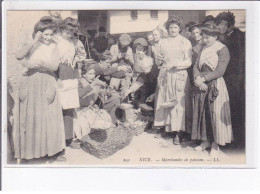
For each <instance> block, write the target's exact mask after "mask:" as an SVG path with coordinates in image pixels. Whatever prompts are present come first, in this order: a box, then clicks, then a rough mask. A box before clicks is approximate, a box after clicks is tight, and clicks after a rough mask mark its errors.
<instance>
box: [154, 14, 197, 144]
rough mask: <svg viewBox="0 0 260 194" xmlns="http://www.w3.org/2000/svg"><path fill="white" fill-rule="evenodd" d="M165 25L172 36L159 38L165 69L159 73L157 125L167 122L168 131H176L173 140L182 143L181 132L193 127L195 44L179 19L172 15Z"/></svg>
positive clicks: (188, 130)
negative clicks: (190, 73) (191, 70)
mask: <svg viewBox="0 0 260 194" xmlns="http://www.w3.org/2000/svg"><path fill="white" fill-rule="evenodd" d="M165 26H166V29H167V30H168V33H169V37H168V38H165V39H162V40H161V41H160V50H159V53H160V54H159V55H158V59H159V60H160V61H161V66H162V67H161V68H162V69H161V70H160V74H159V77H158V90H157V95H156V110H155V120H154V125H155V126H165V131H166V132H173V133H175V138H174V140H173V143H174V144H180V136H181V135H182V134H181V133H182V132H188V133H189V132H190V130H191V129H190V128H191V126H190V124H191V115H190V114H191V104H190V97H189V85H190V80H189V76H188V73H187V69H188V68H189V67H190V66H191V62H192V61H191V54H192V47H191V43H190V41H189V40H188V39H186V38H185V37H183V36H182V35H180V31H181V30H182V22H181V20H180V19H178V18H176V17H172V18H169V19H168V21H167V22H166V25H165ZM160 90H166V93H164V94H161V91H160Z"/></svg>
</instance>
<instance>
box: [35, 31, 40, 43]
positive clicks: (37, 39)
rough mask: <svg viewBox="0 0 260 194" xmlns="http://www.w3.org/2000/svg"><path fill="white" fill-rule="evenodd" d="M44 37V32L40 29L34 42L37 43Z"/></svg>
mask: <svg viewBox="0 0 260 194" xmlns="http://www.w3.org/2000/svg"><path fill="white" fill-rule="evenodd" d="M41 37H42V32H41V31H38V32H37V33H36V34H35V36H34V39H33V42H34V43H36V42H38V41H39V40H40V39H41Z"/></svg>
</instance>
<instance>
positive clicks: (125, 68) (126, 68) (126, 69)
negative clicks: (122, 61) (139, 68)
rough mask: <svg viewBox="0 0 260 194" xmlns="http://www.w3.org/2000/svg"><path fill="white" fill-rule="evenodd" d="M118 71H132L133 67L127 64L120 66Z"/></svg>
mask: <svg viewBox="0 0 260 194" xmlns="http://www.w3.org/2000/svg"><path fill="white" fill-rule="evenodd" d="M118 71H124V72H131V68H130V67H128V66H127V65H121V66H118Z"/></svg>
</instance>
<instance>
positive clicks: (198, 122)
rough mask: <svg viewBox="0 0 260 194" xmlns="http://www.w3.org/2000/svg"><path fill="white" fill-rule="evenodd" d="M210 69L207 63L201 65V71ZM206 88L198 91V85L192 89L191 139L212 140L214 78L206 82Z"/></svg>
mask: <svg viewBox="0 0 260 194" xmlns="http://www.w3.org/2000/svg"><path fill="white" fill-rule="evenodd" d="M209 71H211V69H210V68H209V67H208V66H207V65H203V66H202V69H201V73H202V74H203V73H207V72H209ZM206 84H207V86H208V90H207V91H206V92H204V91H200V90H199V88H198V87H196V88H194V91H193V103H194V106H193V122H192V135H191V138H192V139H193V140H202V141H205V140H208V141H210V142H212V141H214V138H215V134H216V129H215V127H214V126H215V125H214V124H213V115H212V113H213V112H214V111H213V101H214V100H215V99H216V97H217V96H218V89H217V87H216V80H213V81H211V82H207V83H206Z"/></svg>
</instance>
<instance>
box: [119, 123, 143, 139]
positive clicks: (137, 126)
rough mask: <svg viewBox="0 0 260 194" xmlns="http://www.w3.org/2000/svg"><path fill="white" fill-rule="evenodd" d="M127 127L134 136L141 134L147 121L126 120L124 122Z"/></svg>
mask: <svg viewBox="0 0 260 194" xmlns="http://www.w3.org/2000/svg"><path fill="white" fill-rule="evenodd" d="M124 125H125V127H127V128H128V129H129V130H130V131H131V132H132V134H133V135H134V136H138V135H141V134H142V133H143V132H144V130H145V127H146V122H142V121H140V120H138V121H135V122H126V123H124Z"/></svg>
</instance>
